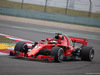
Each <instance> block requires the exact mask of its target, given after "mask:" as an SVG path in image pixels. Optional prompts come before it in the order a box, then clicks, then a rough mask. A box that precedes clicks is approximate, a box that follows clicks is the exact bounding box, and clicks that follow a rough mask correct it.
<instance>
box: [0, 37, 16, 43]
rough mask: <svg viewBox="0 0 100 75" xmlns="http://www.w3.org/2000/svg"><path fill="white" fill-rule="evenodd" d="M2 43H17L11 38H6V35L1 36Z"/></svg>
mask: <svg viewBox="0 0 100 75" xmlns="http://www.w3.org/2000/svg"><path fill="white" fill-rule="evenodd" d="M0 43H12V44H14V43H16V41H14V40H11V39H9V38H6V37H3V36H0Z"/></svg>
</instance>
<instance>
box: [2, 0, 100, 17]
mask: <svg viewBox="0 0 100 75" xmlns="http://www.w3.org/2000/svg"><path fill="white" fill-rule="evenodd" d="M0 7H11V8H18V9H28V10H35V11H41V12H48V13H56V14H65V15H74V16H85V17H95V18H100V0H0Z"/></svg>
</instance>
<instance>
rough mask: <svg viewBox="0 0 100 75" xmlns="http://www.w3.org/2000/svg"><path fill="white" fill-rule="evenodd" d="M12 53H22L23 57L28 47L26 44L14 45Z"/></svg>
mask: <svg viewBox="0 0 100 75" xmlns="http://www.w3.org/2000/svg"><path fill="white" fill-rule="evenodd" d="M14 51H15V52H24V53H25V55H26V53H27V51H28V46H27V44H26V43H24V42H18V43H17V44H16V45H15V48H14Z"/></svg>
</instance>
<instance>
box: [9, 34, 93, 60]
mask: <svg viewBox="0 0 100 75" xmlns="http://www.w3.org/2000/svg"><path fill="white" fill-rule="evenodd" d="M76 43H80V44H82V45H81V47H78V46H75V45H76ZM87 43H88V40H86V39H82V38H75V37H68V36H65V35H62V34H61V33H56V35H55V37H54V38H47V39H46V40H41V42H39V43H38V42H35V43H34V45H32V47H30V48H29V47H28V46H27V44H26V43H24V42H18V43H17V44H16V45H15V48H14V51H10V55H14V56H16V57H25V58H32V59H39V60H44V59H48V60H49V61H50V60H54V61H56V62H61V61H62V60H66V59H68V58H70V59H71V58H73V57H74V58H76V57H79V58H81V60H85V61H91V60H92V59H93V58H94V49H93V47H90V46H87Z"/></svg>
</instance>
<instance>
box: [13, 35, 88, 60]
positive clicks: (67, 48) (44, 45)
mask: <svg viewBox="0 0 100 75" xmlns="http://www.w3.org/2000/svg"><path fill="white" fill-rule="evenodd" d="M53 40H55V41H57V43H55V44H51V43H50V41H53ZM41 41H42V42H40V43H38V44H37V45H36V46H35V47H34V48H33V49H31V50H30V51H29V52H28V53H27V54H26V55H25V54H24V53H23V52H19V55H16V56H17V57H28V58H32V59H35V55H36V54H37V53H38V52H39V51H40V50H42V49H44V50H47V49H48V50H49V51H51V49H52V48H53V47H55V46H56V47H62V48H63V50H64V55H65V56H71V53H72V51H73V50H74V49H75V48H74V46H73V43H81V44H82V46H81V47H80V48H82V47H83V46H84V45H87V42H88V41H87V40H86V39H83V38H75V37H68V36H65V35H59V39H56V38H47V39H46V40H41ZM46 41H47V42H46ZM72 42H73V43H72ZM12 53H15V52H14V51H12ZM45 58H48V60H49V61H50V60H53V59H54V56H49V55H38V56H37V58H36V59H40V60H43V59H45Z"/></svg>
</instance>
